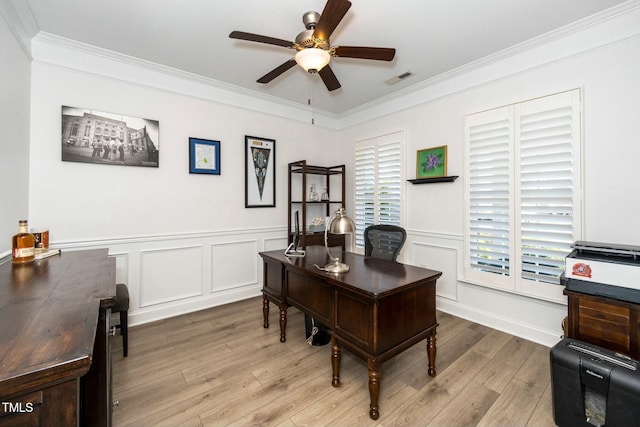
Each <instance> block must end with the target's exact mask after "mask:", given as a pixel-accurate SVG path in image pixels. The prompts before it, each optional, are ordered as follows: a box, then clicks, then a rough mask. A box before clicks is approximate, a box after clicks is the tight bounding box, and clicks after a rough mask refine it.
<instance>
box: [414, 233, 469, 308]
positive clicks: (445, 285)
mask: <svg viewBox="0 0 640 427" xmlns="http://www.w3.org/2000/svg"><path fill="white" fill-rule="evenodd" d="M457 260H458V249H457V248H455V247H449V246H443V245H438V244H433V243H425V242H420V241H414V242H412V243H411V264H413V265H416V266H418V267H424V268H430V269H432V270H438V271H442V276H441V277H440V278H439V279H438V282H437V290H436V293H437V295H438V296H439V297H443V298H449V299H452V300H457V299H458V292H457V289H458V285H457V282H458V279H457V271H458V261H457Z"/></svg>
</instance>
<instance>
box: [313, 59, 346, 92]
mask: <svg viewBox="0 0 640 427" xmlns="http://www.w3.org/2000/svg"><path fill="white" fill-rule="evenodd" d="M318 74H320V77H321V78H322V81H323V82H324V85H325V86H326V87H327V89H329V92H331V91H332V90H336V89H339V88H340V87H341V86H342V85H341V84H340V82H339V81H338V78H337V77H336V75H335V74H333V70H332V69H331V67H329V66H328V65H325V66H324V68H322V70H320V71H319V72H318Z"/></svg>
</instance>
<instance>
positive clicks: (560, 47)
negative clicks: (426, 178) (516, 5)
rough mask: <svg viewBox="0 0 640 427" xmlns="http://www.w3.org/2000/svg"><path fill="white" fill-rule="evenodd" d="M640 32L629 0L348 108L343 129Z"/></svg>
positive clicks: (637, 2) (637, 11)
mask: <svg viewBox="0 0 640 427" xmlns="http://www.w3.org/2000/svg"><path fill="white" fill-rule="evenodd" d="M638 36H640V0H630V1H627V2H625V3H622V4H620V5H618V6H616V7H613V8H610V9H607V10H605V11H603V12H601V13H599V14H595V15H592V16H590V17H587V18H585V19H582V20H580V21H576V22H574V23H572V24H569V25H566V26H564V27H562V28H559V29H557V30H554V31H551V32H548V33H545V34H542V35H540V36H538V37H535V38H533V39H530V40H527V41H525V42H522V43H520V44H517V45H515V46H512V47H510V48H507V49H504V50H501V51H499V52H496V53H494V54H492V55H488V56H485V57H483V58H481V59H479V60H477V61H473V62H470V63H468V64H465V65H463V66H461V67H458V68H455V69H453V70H451V71H448V72H445V73H442V74H439V75H437V76H435V77H433V78H431V79H428V80H424V81H421V82H420V83H416V84H414V85H411V86H408V87H406V88H403V89H401V90H399V91H396V92H394V93H392V94H389V95H387V96H384V97H381V98H378V99H376V100H373V101H371V102H369V103H366V104H363V105H360V106H358V107H355V108H352V109H350V110H347V111H345V112H343V113H342V114H341V116H340V124H339V126H338V128H339V129H345V128H348V127H351V126H356V125H359V124H362V123H364V122H367V121H370V120H374V119H376V118H379V117H382V116H385V115H388V114H392V113H395V112H399V111H402V110H406V109H408V108H411V107H414V106H417V105H420V104H424V103H426V102H429V101H433V100H435V99H438V98H441V97H444V96H448V95H452V94H454V93H457V92H461V91H463V90H467V89H470V88H472V87H475V86H479V85H482V84H486V83H490V82H492V81H495V80H498V79H501V78H504V77H507V76H509V75H513V74H516V73H520V72H524V71H527V70H531V69H534V68H536V67H540V66H543V65H547V64H551V63H553V62H556V61H560V60H564V59H567V58H570V57H573V56H577V55H582V54H585V53H588V52H590V51H595V50H598V49H601V48H603V47H606V46H609V45H613V44H616V43H619V42H624V41H626V40H629V39H631V38H635V37H638Z"/></svg>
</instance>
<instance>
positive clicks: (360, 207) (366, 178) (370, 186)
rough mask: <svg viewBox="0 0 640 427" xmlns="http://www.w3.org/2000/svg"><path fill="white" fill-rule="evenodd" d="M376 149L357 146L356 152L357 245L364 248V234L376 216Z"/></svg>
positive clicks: (355, 219) (355, 217)
mask: <svg viewBox="0 0 640 427" xmlns="http://www.w3.org/2000/svg"><path fill="white" fill-rule="evenodd" d="M375 176H376V167H375V148H374V147H372V146H363V147H360V148H358V147H357V146H356V152H355V196H356V202H355V215H354V218H353V220H354V222H355V224H356V245H357V246H364V241H363V238H362V232H363V231H364V229H365V228H367V226H369V225H371V224H373V223H374V221H375V218H376V214H375V209H376V197H375Z"/></svg>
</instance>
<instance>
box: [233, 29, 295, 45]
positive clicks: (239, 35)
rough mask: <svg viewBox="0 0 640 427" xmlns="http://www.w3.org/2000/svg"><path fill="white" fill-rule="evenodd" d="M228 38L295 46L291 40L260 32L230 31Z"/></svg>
mask: <svg viewBox="0 0 640 427" xmlns="http://www.w3.org/2000/svg"><path fill="white" fill-rule="evenodd" d="M229 38H232V39H238V40H247V41H250V42H258V43H266V44H274V45H276V46H283V47H289V48H292V49H293V48H295V44H294V43H293V42H290V41H287V40H283V39H276V38H275V37H269V36H261V35H260V34H253V33H245V32H244V31H232V32H231V33H230V34H229Z"/></svg>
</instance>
